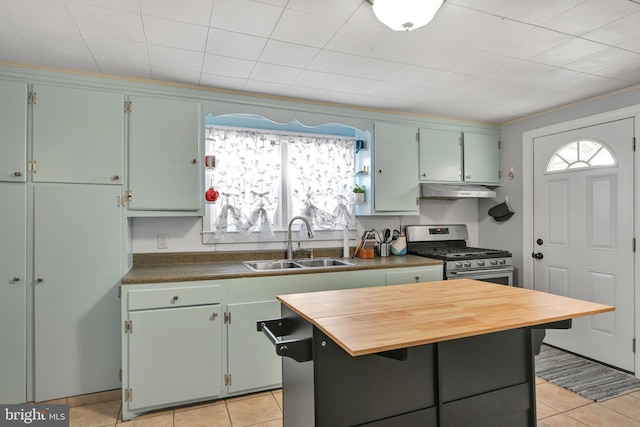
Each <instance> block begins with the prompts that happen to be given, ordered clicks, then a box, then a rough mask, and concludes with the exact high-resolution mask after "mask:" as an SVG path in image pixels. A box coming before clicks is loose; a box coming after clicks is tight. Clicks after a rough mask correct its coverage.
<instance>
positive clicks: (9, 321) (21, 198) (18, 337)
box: [0, 183, 27, 403]
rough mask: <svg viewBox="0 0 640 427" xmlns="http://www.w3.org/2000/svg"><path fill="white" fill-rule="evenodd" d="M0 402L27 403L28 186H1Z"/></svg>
mask: <svg viewBox="0 0 640 427" xmlns="http://www.w3.org/2000/svg"><path fill="white" fill-rule="evenodd" d="M0 200H2V201H3V203H2V221H0V242H2V246H3V251H2V256H1V257H0V337H1V338H0V341H1V342H2V344H1V345H0V361H2V363H0V402H2V403H24V402H25V401H26V398H27V394H26V366H27V365H26V363H27V362H26V360H27V354H26V346H27V337H26V333H27V326H26V321H27V314H26V310H27V305H26V289H27V284H26V274H27V259H26V244H27V197H26V186H25V185H20V184H3V183H0Z"/></svg>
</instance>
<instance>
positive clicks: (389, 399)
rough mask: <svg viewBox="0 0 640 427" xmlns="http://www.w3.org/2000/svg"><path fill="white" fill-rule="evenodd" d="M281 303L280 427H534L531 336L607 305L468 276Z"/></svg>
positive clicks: (275, 326)
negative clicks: (281, 380) (281, 425)
mask: <svg viewBox="0 0 640 427" xmlns="http://www.w3.org/2000/svg"><path fill="white" fill-rule="evenodd" d="M278 299H279V300H280V302H281V303H282V318H281V319H276V320H271V321H265V322H258V329H261V330H263V332H265V334H266V335H267V336H269V338H270V339H271V341H272V342H273V343H274V344H275V346H276V351H277V352H278V354H280V355H281V356H286V357H283V358H282V362H283V402H284V427H312V426H316V427H325V426H327V427H329V426H330V427H338V426H371V427H387V426H388V427H390V426H395V427H398V426H407V427H412V426H418V425H419V426H474V427H477V426H492V427H499V426H509V427H514V426H531V427H534V426H535V425H536V414H535V370H534V359H533V354H534V350H533V342H532V329H534V328H551V327H568V326H569V325H570V319H572V318H575V317H580V316H586V315H592V314H598V313H604V312H607V311H612V310H613V309H614V308H613V307H611V306H607V305H602V304H597V303H591V302H586V301H580V300H575V299H571V298H566V297H562V296H558V295H552V294H547V293H542V292H538V291H534V290H529V289H522V288H513V287H509V286H502V285H496V284H492V283H486V282H479V281H475V280H469V279H461V280H448V281H439V282H429V283H418V284H410V285H396V286H387V287H378V288H363V289H347V290H339V291H327V292H313V293H306V294H290V295H281V296H278ZM276 337H282V338H281V339H280V338H276Z"/></svg>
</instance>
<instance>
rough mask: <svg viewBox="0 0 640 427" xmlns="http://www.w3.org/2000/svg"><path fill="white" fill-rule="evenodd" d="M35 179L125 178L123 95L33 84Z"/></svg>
mask: <svg viewBox="0 0 640 427" xmlns="http://www.w3.org/2000/svg"><path fill="white" fill-rule="evenodd" d="M33 93H35V95H37V96H36V98H35V101H34V102H33V156H32V161H33V162H34V172H33V181H34V182H66V183H83V184H121V183H122V173H123V170H124V160H123V159H124V95H123V94H121V93H115V92H105V91H99V90H87V89H77V88H68V87H58V86H44V85H35V86H34V87H33Z"/></svg>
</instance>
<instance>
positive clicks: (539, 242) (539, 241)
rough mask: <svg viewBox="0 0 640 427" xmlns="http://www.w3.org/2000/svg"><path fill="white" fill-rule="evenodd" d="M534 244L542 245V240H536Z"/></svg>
mask: <svg viewBox="0 0 640 427" xmlns="http://www.w3.org/2000/svg"><path fill="white" fill-rule="evenodd" d="M536 243H537V244H538V245H542V244H543V243H544V240H542V239H538V240H536Z"/></svg>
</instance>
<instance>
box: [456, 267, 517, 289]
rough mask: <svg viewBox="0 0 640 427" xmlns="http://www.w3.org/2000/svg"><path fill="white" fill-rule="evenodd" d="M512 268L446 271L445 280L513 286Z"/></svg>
mask: <svg viewBox="0 0 640 427" xmlns="http://www.w3.org/2000/svg"><path fill="white" fill-rule="evenodd" d="M514 270H515V268H514V267H501V268H483V269H477V270H456V271H447V279H474V280H480V281H483V282H491V283H498V284H500V285H508V286H513V271H514Z"/></svg>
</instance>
